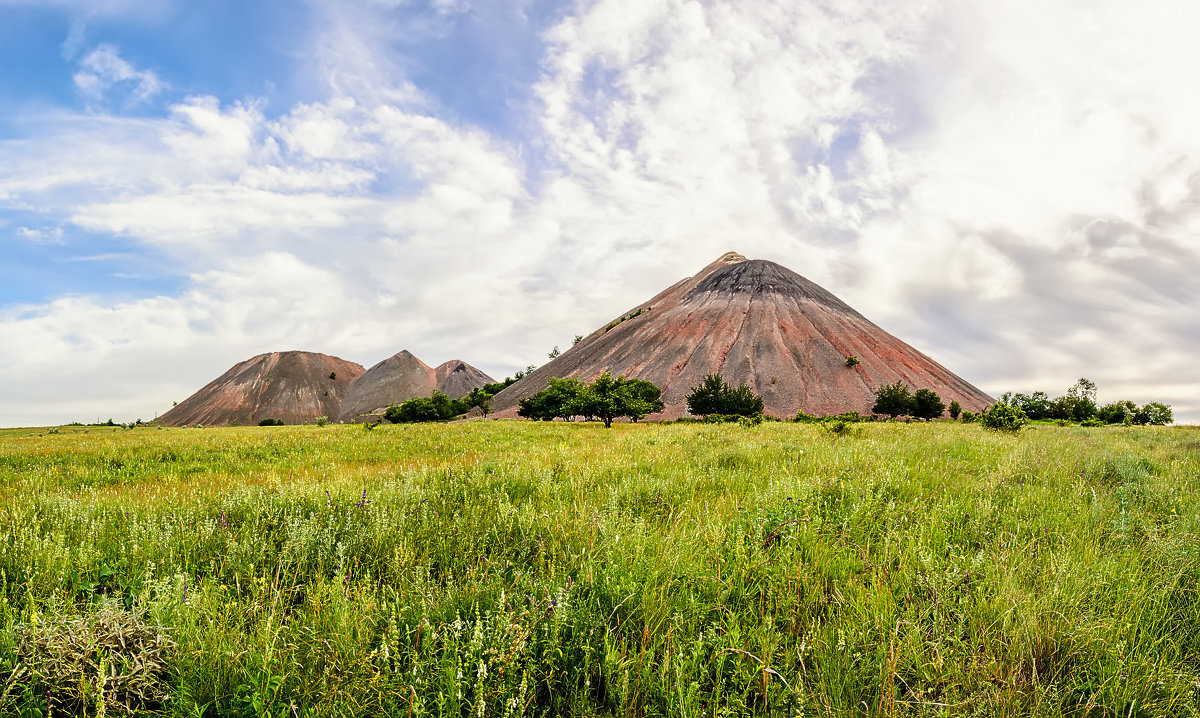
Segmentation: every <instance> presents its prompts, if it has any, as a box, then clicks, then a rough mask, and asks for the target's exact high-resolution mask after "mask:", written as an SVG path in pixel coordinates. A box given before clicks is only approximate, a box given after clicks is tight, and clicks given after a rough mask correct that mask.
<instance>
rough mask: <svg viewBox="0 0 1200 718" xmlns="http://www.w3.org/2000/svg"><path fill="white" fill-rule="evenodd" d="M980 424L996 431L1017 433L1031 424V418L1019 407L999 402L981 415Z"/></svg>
mask: <svg viewBox="0 0 1200 718" xmlns="http://www.w3.org/2000/svg"><path fill="white" fill-rule="evenodd" d="M979 423H980V424H982V425H983V427H984V428H987V429H992V430H994V431H1007V432H1012V433H1016V432H1018V431H1020V430H1021V428H1022V427H1023V426H1025V425H1026V424H1028V423H1029V417H1027V416H1026V415H1025V412H1024V411H1022V410H1021V409H1020V408H1019V407H1015V406H1012V405H1009V404H1001V403H999V402H997V403H995V404H992V405H991V406H989V407H988V408H987V409H986V410H984V412H983V413H982V414H980V415H979Z"/></svg>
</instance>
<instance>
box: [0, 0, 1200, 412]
mask: <svg viewBox="0 0 1200 718" xmlns="http://www.w3.org/2000/svg"><path fill="white" fill-rule="evenodd" d="M1196 27H1200V4H1197V3H1195V2H1194V1H1193V0H1160V1H1159V2H1156V3H1152V4H1150V5H1146V4H1135V3H1129V2H1126V1H1125V0H1078V1H1076V0H1051V1H1049V2H1047V1H1046V0H1036V1H1035V0H1010V1H1009V2H1003V3H983V2H966V1H957V2H955V1H949V2H934V1H930V0H913V1H912V2H906V3H900V4H897V3H893V2H886V1H883V0H879V1H876V0H837V1H836V2H830V1H828V0H822V1H819V2H818V1H815V0H814V1H809V0H738V1H737V2H700V1H695V0H590V1H580V2H566V1H554V0H488V1H487V2H484V1H482V0H287V1H286V2H285V1H284V0H254V1H253V2H242V1H236V2H235V1H234V0H211V1H209V2H203V3H196V2H185V1H184V0H0V367H2V374H0V426H34V425H50V424H58V423H63V422H69V421H85V422H87V421H94V420H96V419H107V418H110V417H112V418H115V419H117V420H121V421H131V420H133V419H135V418H141V419H145V420H150V419H152V418H154V417H155V416H157V415H158V414H161V413H163V412H165V411H166V410H168V409H169V408H170V407H171V405H172V402H174V401H182V400H183V399H184V398H186V397H187V396H189V395H190V394H191V393H192V392H194V391H196V390H197V389H198V388H200V387H201V386H203V385H204V384H206V383H208V382H209V381H211V380H212V379H213V378H215V377H217V376H218V375H220V374H221V373H222V372H224V371H225V370H226V369H228V368H229V367H230V366H232V365H233V364H235V363H237V362H239V361H242V360H244V359H247V358H249V357H251V356H253V355H256V354H260V353H263V352H269V351H284V350H290V349H302V350H308V351H318V352H324V353H327V354H333V355H335V356H340V357H342V358H345V359H349V360H351V361H356V362H359V363H361V364H363V365H364V366H365V367H370V366H371V365H373V364H375V363H376V362H378V361H380V360H382V359H384V358H386V357H388V356H390V355H391V354H394V353H395V352H397V351H400V350H402V349H407V350H410V351H412V352H413V353H414V354H416V355H417V356H419V357H421V358H422V359H424V360H425V361H426V362H427V363H430V364H438V363H441V362H443V361H446V360H449V359H452V358H453V359H463V360H465V361H467V362H469V363H472V364H474V365H475V366H478V367H479V368H481V369H483V370H484V371H486V372H487V373H489V374H491V375H492V376H493V377H496V378H501V377H503V376H505V375H508V374H511V373H512V372H513V371H515V370H517V369H520V368H523V367H525V366H526V365H528V364H535V365H536V364H541V363H544V362H545V361H547V358H546V357H547V353H548V352H549V351H550V350H551V349H552V348H553V347H555V346H558V347H560V348H563V349H565V348H566V347H567V346H569V345H570V343H571V341H572V338H573V337H574V336H575V335H576V334H587V333H589V332H590V331H592V330H593V329H595V328H596V327H598V326H600V325H602V324H604V323H605V322H607V321H608V320H610V319H612V318H613V317H615V316H618V315H619V314H621V313H622V312H623V311H625V310H626V309H628V308H630V307H633V306H635V305H636V304H638V303H640V302H642V301H644V300H645V299H647V298H649V297H650V296H652V295H654V294H656V293H657V292H658V291H660V290H661V289H663V288H665V287H666V286H668V285H669V284H672V283H674V282H675V281H677V280H678V279H680V278H683V277H685V276H690V275H692V274H694V273H695V272H697V271H699V270H700V269H701V268H702V267H703V266H705V265H706V264H708V263H709V262H711V261H713V260H715V259H716V258H717V257H719V256H720V255H722V254H724V253H725V252H727V251H737V252H740V253H741V254H744V255H746V256H748V257H752V258H763V259H770V260H773V261H776V262H779V263H781V264H783V265H784V266H786V267H788V268H790V269H793V270H795V271H797V272H799V273H800V274H802V275H804V276H806V277H808V278H809V279H811V280H813V281H815V282H817V283H818V284H820V285H822V286H823V287H825V288H826V289H829V290H830V291H832V292H833V293H834V294H836V295H838V296H839V297H841V298H842V299H843V300H845V301H846V302H847V303H848V304H850V305H851V306H853V307H854V308H855V309H857V310H859V311H860V312H861V313H862V314H864V315H865V316H866V317H868V318H869V319H871V320H872V321H873V322H874V323H876V324H878V325H879V326H881V327H883V328H884V329H886V330H888V331H889V332H891V333H893V334H895V335H896V336H898V337H900V338H901V339H903V340H905V341H906V342H908V343H910V344H912V345H913V346H915V347H916V348H918V349H920V350H921V351H923V352H925V353H926V354H928V355H930V356H932V357H933V358H934V359H935V360H937V361H938V362H940V363H941V364H943V365H945V366H947V367H948V368H950V369H951V370H952V371H954V372H955V373H957V374H958V375H960V376H962V377H963V378H965V379H967V380H968V381H970V382H972V383H973V384H975V385H977V386H979V387H980V388H981V389H983V390H984V391H986V392H988V393H990V394H992V395H993V396H998V395H999V394H1000V393H1002V392H1005V391H1010V390H1012V391H1034V390H1044V391H1048V392H1050V393H1051V394H1052V395H1055V394H1061V393H1063V392H1065V391H1066V389H1067V388H1068V387H1070V386H1071V385H1072V384H1073V383H1074V382H1075V380H1076V379H1078V378H1079V377H1083V376H1086V377H1088V378H1090V379H1092V380H1093V381H1095V382H1096V383H1097V384H1098V386H1099V400H1100V401H1101V402H1102V403H1103V402H1108V401H1114V400H1117V399H1131V400H1133V401H1136V402H1138V403H1145V402H1149V401H1162V402H1165V403H1168V404H1170V405H1172V406H1173V407H1174V410H1175V416H1176V419H1177V421H1182V422H1189V423H1197V422H1200V368H1198V366H1200V364H1198V362H1197V359H1196V358H1197V357H1200V310H1198V309H1197V307H1200V279H1198V278H1200V93H1197V92H1196V91H1195V78H1194V73H1195V68H1196V67H1200V43H1196V42H1195V41H1194V37H1193V36H1194V28H1196Z"/></svg>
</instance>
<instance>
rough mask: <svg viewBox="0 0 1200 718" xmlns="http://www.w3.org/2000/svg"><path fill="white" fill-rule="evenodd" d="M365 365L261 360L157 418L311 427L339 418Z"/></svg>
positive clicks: (295, 354)
mask: <svg viewBox="0 0 1200 718" xmlns="http://www.w3.org/2000/svg"><path fill="white" fill-rule="evenodd" d="M362 373H363V368H362V365H360V364H355V363H354V362H350V361H346V360H345V359H339V358H337V357H333V356H329V355H328V354H317V353H314V352H301V351H287V352H271V353H268V354H259V355H258V356H256V357H253V358H251V359H247V360H246V361H244V362H239V363H237V364H235V365H233V367H231V368H230V369H229V371H227V372H225V373H224V374H222V375H221V376H219V377H217V378H216V379H214V380H213V381H211V382H209V384H208V385H207V386H205V387H204V388H203V389H201V390H200V391H198V392H196V393H195V394H192V395H191V396H189V397H188V398H187V399H185V400H183V401H182V402H180V403H179V404H178V405H177V406H175V407H174V408H173V409H171V410H170V411H168V412H167V413H165V414H163V415H162V416H160V417H159V418H158V423H160V424H162V425H163V426H245V425H253V424H257V423H258V422H260V421H262V420H263V419H279V420H280V421H282V422H283V423H285V424H307V423H309V422H312V421H316V420H317V419H318V418H320V417H329V418H336V417H337V415H338V412H339V410H340V408H341V405H342V397H343V396H344V395H345V393H346V388H347V387H349V386H350V383H351V382H352V381H354V380H355V379H357V378H358V377H359V376H360V375H362Z"/></svg>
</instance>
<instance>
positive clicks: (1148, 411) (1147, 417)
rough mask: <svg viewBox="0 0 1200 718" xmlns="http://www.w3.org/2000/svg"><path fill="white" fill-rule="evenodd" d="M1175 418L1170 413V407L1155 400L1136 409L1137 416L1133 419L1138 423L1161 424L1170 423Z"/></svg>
mask: <svg viewBox="0 0 1200 718" xmlns="http://www.w3.org/2000/svg"><path fill="white" fill-rule="evenodd" d="M1174 420H1175V417H1174V416H1173V415H1172V413H1171V407H1169V406H1167V405H1166V404H1160V403H1158V402H1157V401H1152V402H1150V403H1149V404H1146V405H1145V406H1143V407H1142V408H1141V409H1138V412H1137V417H1136V418H1135V419H1134V422H1135V423H1138V424H1153V425H1157V426H1162V425H1164V424H1170V423H1171V422H1172V421H1174Z"/></svg>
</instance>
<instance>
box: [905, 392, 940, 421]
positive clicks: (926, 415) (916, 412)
mask: <svg viewBox="0 0 1200 718" xmlns="http://www.w3.org/2000/svg"><path fill="white" fill-rule="evenodd" d="M945 411H946V405H945V404H944V403H942V397H940V396H938V395H937V392H935V391H934V390H933V389H917V393H916V394H913V402H912V415H913V416H914V417H916V418H918V419H924V420H925V421H929V420H931V419H937V418H939V417H940V416H941V415H942V414H943V413H945Z"/></svg>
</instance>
